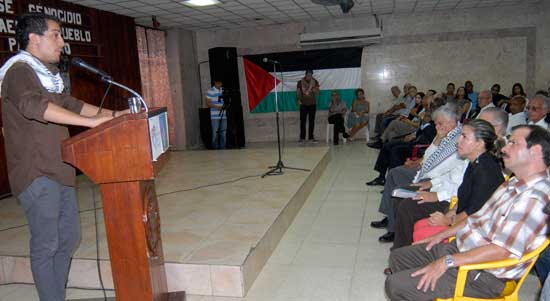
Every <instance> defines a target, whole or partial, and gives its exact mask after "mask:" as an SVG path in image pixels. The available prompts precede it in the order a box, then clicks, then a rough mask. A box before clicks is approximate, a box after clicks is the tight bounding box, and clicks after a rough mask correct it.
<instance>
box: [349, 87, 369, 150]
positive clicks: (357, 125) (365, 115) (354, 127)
mask: <svg viewBox="0 0 550 301" xmlns="http://www.w3.org/2000/svg"><path fill="white" fill-rule="evenodd" d="M369 111H370V103H369V101H368V100H366V99H365V90H363V89H361V88H359V89H357V90H355V99H354V100H353V103H352V104H351V111H350V112H349V115H348V128H350V129H351V130H350V132H349V139H350V140H353V136H354V135H355V134H356V133H357V132H358V131H359V130H360V129H362V128H363V127H365V126H366V125H368V124H369Z"/></svg>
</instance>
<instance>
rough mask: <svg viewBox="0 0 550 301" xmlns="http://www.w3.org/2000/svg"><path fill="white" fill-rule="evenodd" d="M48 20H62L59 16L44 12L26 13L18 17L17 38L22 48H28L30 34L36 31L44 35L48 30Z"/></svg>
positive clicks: (59, 22)
mask: <svg viewBox="0 0 550 301" xmlns="http://www.w3.org/2000/svg"><path fill="white" fill-rule="evenodd" d="M47 20H51V21H54V22H56V23H57V24H61V21H60V20H59V19H58V18H57V17H55V16H49V15H46V14H43V13H26V14H23V15H21V16H19V17H17V26H16V28H15V39H16V40H17V43H18V44H19V48H20V49H23V50H26V49H27V46H28V45H29V34H31V33H35V34H37V35H43V34H44V33H45V32H46V31H47V30H48V22H47Z"/></svg>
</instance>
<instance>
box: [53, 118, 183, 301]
mask: <svg viewBox="0 0 550 301" xmlns="http://www.w3.org/2000/svg"><path fill="white" fill-rule="evenodd" d="M159 119H160V120H161V122H160V125H161V129H159V128H158V126H159V121H158V120H159ZM153 121H154V122H153ZM163 122H166V108H155V109H151V110H149V112H141V113H138V114H126V115H123V116H120V117H118V118H115V119H113V120H111V121H108V122H106V123H104V124H101V125H100V126H98V127H96V128H93V129H89V130H87V131H85V132H83V133H81V134H79V135H76V136H74V137H71V138H70V139H67V140H65V141H63V143H62V150H61V151H62V158H63V160H64V161H65V162H67V163H70V164H71V165H73V166H75V167H77V168H79V169H80V170H81V171H82V172H83V173H84V174H86V175H87V176H88V177H89V178H90V179H91V180H92V181H93V182H94V183H96V184H99V185H100V190H101V197H102V199H103V214H104V219H105V228H106V231H107V240H108V244H109V256H110V259H111V269H112V273H113V281H114V286H115V294H116V300H117V301H141V300H143V301H152V300H155V301H168V300H178V301H179V300H185V293H184V292H176V293H168V288H167V284H166V273H165V269H164V256H163V251H162V241H161V237H160V233H161V232H160V216H159V209H158V203H157V196H156V193H155V180H154V179H155V175H157V174H158V172H159V171H160V169H161V168H162V166H163V164H164V163H165V162H166V160H167V159H168V158H167V157H168V155H169V153H168V152H166V150H167V148H168V145H167V144H168V140H167V135H168V132H167V125H166V127H165V128H164V131H163V130H162V127H163V126H162V123H163ZM153 124H154V125H153ZM163 138H166V139H163ZM163 144H166V145H164V147H162V145H163ZM159 145H160V147H159ZM154 156H155V157H157V158H156V160H153V157H154Z"/></svg>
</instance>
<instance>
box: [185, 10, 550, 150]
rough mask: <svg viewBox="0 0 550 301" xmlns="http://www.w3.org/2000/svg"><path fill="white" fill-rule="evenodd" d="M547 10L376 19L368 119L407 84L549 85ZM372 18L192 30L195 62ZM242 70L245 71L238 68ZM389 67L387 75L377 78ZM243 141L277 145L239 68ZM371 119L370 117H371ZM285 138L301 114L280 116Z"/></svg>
mask: <svg viewBox="0 0 550 301" xmlns="http://www.w3.org/2000/svg"><path fill="white" fill-rule="evenodd" d="M549 12H550V6H549V5H548V4H545V3H541V4H538V5H532V6H521V7H502V8H479V9H470V10H461V11H439V12H431V13H421V14H412V15H385V16H382V17H381V20H382V24H383V35H384V39H383V42H382V43H381V44H378V45H375V46H369V47H365V48H364V51H363V63H362V84H363V88H365V89H366V91H367V97H368V98H369V99H370V100H371V107H372V108H373V113H375V112H379V111H383V109H385V103H384V100H385V99H388V97H389V87H390V86H392V85H394V84H397V85H399V86H402V85H403V83H404V82H405V81H408V82H412V83H414V84H416V85H417V86H418V88H419V89H420V90H425V89H428V88H433V89H436V90H443V89H444V87H445V86H446V84H447V82H449V81H453V82H455V83H456V84H457V85H459V84H463V82H464V81H465V80H466V79H470V80H472V81H473V82H474V85H475V88H476V90H481V89H488V88H490V85H491V84H492V83H495V82H498V83H500V84H501V85H502V87H503V92H504V93H509V92H510V91H509V90H510V88H511V85H512V84H513V83H514V82H516V81H517V82H521V83H522V84H523V85H524V87H526V88H527V89H528V91H527V92H528V94H529V93H530V94H532V93H534V92H535V90H536V89H546V88H548V86H549V82H550V59H547V58H548V57H550V18H547V16H548V13H549ZM374 24H375V21H374V18H373V17H371V16H365V17H364V18H349V19H338V20H322V21H319V22H311V23H307V24H287V25H278V26H267V27H263V28H254V29H246V30H232V31H217V32H209V31H204V32H197V33H196V47H197V48H196V49H197V56H198V61H207V60H208V49H209V48H212V47H237V48H238V52H239V54H240V55H245V54H259V53H267V52H278V51H295V50H300V48H299V46H298V36H299V34H300V33H302V32H304V31H307V32H316V31H334V30H341V29H354V28H362V27H373V26H374ZM201 66H202V68H201V81H202V85H203V88H205V89H206V87H208V85H209V74H208V64H203V65H201ZM241 68H242V66H241ZM384 69H386V71H388V72H387V74H389V77H387V78H381V77H380V72H381V71H382V70H384ZM240 71H241V72H240V77H241V78H240V81H241V91H242V95H243V108H244V109H245V112H244V116H245V126H246V137H247V141H265V140H273V139H274V137H275V136H274V134H275V131H274V125H275V123H274V119H273V114H250V113H249V112H248V111H247V107H248V106H247V100H246V89H245V86H244V75H243V72H242V70H240ZM372 119H374V118H372ZM325 124H326V112H319V114H318V117H317V127H316V132H317V134H316V135H317V137H323V136H324V131H325V126H324V125H325ZM285 126H286V134H287V137H288V138H289V139H297V136H298V115H297V113H294V112H292V113H286V114H285Z"/></svg>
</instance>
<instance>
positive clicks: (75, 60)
mask: <svg viewBox="0 0 550 301" xmlns="http://www.w3.org/2000/svg"><path fill="white" fill-rule="evenodd" d="M71 63H72V64H73V65H75V66H77V67H80V68H82V69H86V70H88V71H90V72H92V73H94V74H97V75H99V76H101V79H102V80H107V79H109V80H110V79H111V76H110V75H109V74H107V73H105V71H102V70H99V69H97V68H96V67H92V66H90V65H88V63H86V62H84V61H83V60H82V59H81V58H77V57H73V59H72V60H71Z"/></svg>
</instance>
